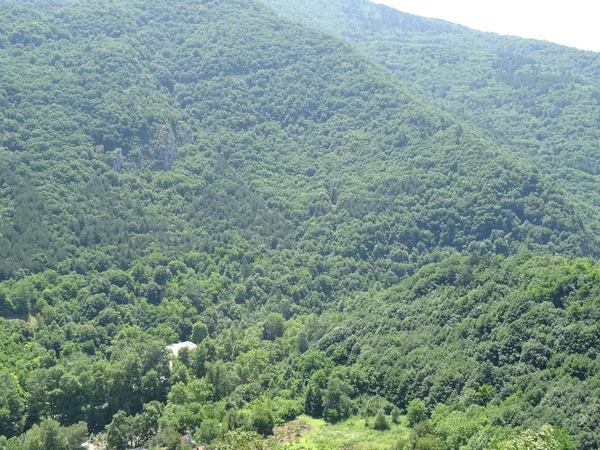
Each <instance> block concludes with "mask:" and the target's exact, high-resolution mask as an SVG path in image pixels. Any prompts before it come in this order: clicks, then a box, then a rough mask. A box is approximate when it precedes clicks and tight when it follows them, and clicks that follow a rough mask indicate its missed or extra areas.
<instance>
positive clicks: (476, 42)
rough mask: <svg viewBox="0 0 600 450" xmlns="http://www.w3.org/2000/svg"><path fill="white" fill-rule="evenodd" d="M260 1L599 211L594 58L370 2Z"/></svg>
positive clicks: (599, 71)
mask: <svg viewBox="0 0 600 450" xmlns="http://www.w3.org/2000/svg"><path fill="white" fill-rule="evenodd" d="M264 2H265V3H266V4H268V5H270V6H272V7H273V8H274V9H275V10H277V11H278V12H279V13H280V14H282V15H283V16H285V17H287V18H290V19H292V20H295V21H299V22H301V23H303V24H305V25H308V26H310V27H312V28H317V29H320V30H324V31H327V32H329V33H333V34H335V35H337V36H340V37H343V38H344V39H346V40H347V41H349V42H351V43H352V44H353V45H355V47H356V48H358V49H360V50H361V51H362V52H363V53H364V54H365V55H367V56H369V57H370V58H372V59H373V60H374V61H377V62H379V63H380V64H381V65H383V66H385V67H387V68H388V69H389V70H390V72H392V73H393V74H394V75H395V76H396V77H398V78H399V79H401V80H403V81H404V82H406V83H407V84H409V85H410V86H412V87H414V88H416V89H417V90H419V91H420V92H421V93H422V94H424V95H425V96H427V97H428V98H429V99H431V100H432V101H434V102H435V103H437V104H438V105H440V106H442V107H443V108H444V109H446V110H448V111H451V112H453V113H454V114H456V115H458V117H460V118H463V119H466V120H468V121H469V122H471V123H473V124H475V125H477V126H478V127H480V128H481V129H482V130H485V131H486V132H487V133H488V134H490V135H491V136H494V137H495V138H497V139H499V140H500V141H502V142H504V143H506V144H507V145H509V146H510V147H511V149H513V151H515V152H517V153H522V154H527V155H530V156H531V157H533V158H534V159H535V160H536V164H537V165H538V166H539V167H543V170H544V173H546V174H548V175H551V176H553V178H554V179H556V180H558V181H559V182H560V183H561V184H562V185H563V186H564V188H565V189H567V190H568V191H569V192H570V193H571V194H572V195H574V196H575V197H577V198H579V199H580V200H579V201H580V202H581V203H582V209H583V210H584V211H585V210H587V209H588V208H589V205H590V203H593V205H594V208H596V207H597V206H598V205H600V195H599V194H598V193H599V192H600V184H599V182H598V177H597V175H598V174H600V152H599V151H598V149H599V148H600V145H599V144H600V131H599V129H600V127H599V125H600V122H599V119H598V118H599V117H600V55H599V54H598V53H595V52H585V51H580V50H576V49H572V48H567V47H563V46H559V45H556V44H551V43H548V42H542V41H535V40H530V39H521V38H516V37H508V36H500V35H496V34H492V33H483V32H479V31H475V30H470V29H468V28H465V27H462V26H458V25H454V24H451V23H448V22H444V21H441V20H434V19H426V18H423V17H418V16H414V15H411V14H406V13H403V12H400V11H397V10H395V9H392V8H389V7H387V6H385V5H377V4H374V3H371V2H369V1H368V0H333V1H330V2H324V1H321V0H307V1H302V2H293V1H288V0H264ZM584 214H585V213H584ZM593 214H597V213H596V212H594V213H593Z"/></svg>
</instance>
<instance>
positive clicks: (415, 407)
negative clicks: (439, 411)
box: [406, 398, 429, 428]
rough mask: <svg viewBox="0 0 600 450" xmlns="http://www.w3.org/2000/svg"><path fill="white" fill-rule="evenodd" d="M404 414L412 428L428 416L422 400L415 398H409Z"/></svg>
mask: <svg viewBox="0 0 600 450" xmlns="http://www.w3.org/2000/svg"><path fill="white" fill-rule="evenodd" d="M406 416H407V418H408V426H409V427H411V428H413V427H414V426H415V425H417V424H418V423H421V422H423V421H424V420H426V419H427V417H428V416H429V412H428V411H427V407H426V406H425V403H423V401H422V400H420V399H418V398H415V399H413V400H411V402H410V403H409V404H408V407H407V408H406Z"/></svg>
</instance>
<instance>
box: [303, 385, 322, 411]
mask: <svg viewBox="0 0 600 450" xmlns="http://www.w3.org/2000/svg"><path fill="white" fill-rule="evenodd" d="M304 412H305V413H306V414H308V415H309V416H311V417H322V416H323V393H322V391H321V390H320V389H319V388H318V387H316V386H313V385H312V384H311V385H309V386H308V389H307V390H306V395H305V397H304Z"/></svg>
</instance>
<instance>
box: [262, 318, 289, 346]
mask: <svg viewBox="0 0 600 450" xmlns="http://www.w3.org/2000/svg"><path fill="white" fill-rule="evenodd" d="M284 327H285V319H284V318H283V316H282V315H281V314H278V313H271V314H269V315H268V316H267V320H266V321H265V323H264V324H263V339H266V340H269V341H274V340H275V339H276V338H278V337H281V336H283V332H284Z"/></svg>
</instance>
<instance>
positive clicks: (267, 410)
mask: <svg viewBox="0 0 600 450" xmlns="http://www.w3.org/2000/svg"><path fill="white" fill-rule="evenodd" d="M250 422H251V424H252V428H253V429H254V431H256V432H257V433H259V434H262V435H263V436H268V435H270V434H273V426H274V425H275V417H274V416H273V410H272V408H271V407H270V405H268V404H264V403H259V404H257V405H255V406H254V407H253V408H252V414H251V417H250Z"/></svg>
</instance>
